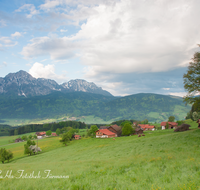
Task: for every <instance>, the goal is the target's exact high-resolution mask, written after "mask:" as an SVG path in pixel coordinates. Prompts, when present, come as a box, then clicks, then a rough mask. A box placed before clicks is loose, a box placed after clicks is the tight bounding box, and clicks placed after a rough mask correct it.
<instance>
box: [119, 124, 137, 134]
mask: <svg viewBox="0 0 200 190" xmlns="http://www.w3.org/2000/svg"><path fill="white" fill-rule="evenodd" d="M133 133H134V129H133V127H132V126H131V125H130V124H129V123H126V124H125V125H124V127H123V128H122V135H123V136H128V135H131V134H133Z"/></svg>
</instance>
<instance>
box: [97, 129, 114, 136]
mask: <svg viewBox="0 0 200 190" xmlns="http://www.w3.org/2000/svg"><path fill="white" fill-rule="evenodd" d="M98 131H100V132H102V133H103V134H104V135H115V133H113V132H111V131H109V130H108V129H99V130H98ZM96 132H97V131H96Z"/></svg>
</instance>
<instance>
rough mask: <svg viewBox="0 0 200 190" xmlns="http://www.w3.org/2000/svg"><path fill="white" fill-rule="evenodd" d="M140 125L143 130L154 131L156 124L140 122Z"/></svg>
mask: <svg viewBox="0 0 200 190" xmlns="http://www.w3.org/2000/svg"><path fill="white" fill-rule="evenodd" d="M138 126H139V127H140V128H141V129H142V130H143V131H148V130H149V131H154V130H155V126H154V125H149V124H138Z"/></svg>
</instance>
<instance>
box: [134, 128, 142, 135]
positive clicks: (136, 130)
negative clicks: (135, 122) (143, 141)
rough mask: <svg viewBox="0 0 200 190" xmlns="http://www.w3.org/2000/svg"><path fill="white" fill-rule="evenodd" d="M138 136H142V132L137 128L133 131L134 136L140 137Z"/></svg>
mask: <svg viewBox="0 0 200 190" xmlns="http://www.w3.org/2000/svg"><path fill="white" fill-rule="evenodd" d="M140 134H143V130H142V129H141V128H140V127H137V128H136V129H135V133H134V135H140Z"/></svg>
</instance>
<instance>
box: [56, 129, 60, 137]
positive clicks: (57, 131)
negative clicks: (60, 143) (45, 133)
mask: <svg viewBox="0 0 200 190" xmlns="http://www.w3.org/2000/svg"><path fill="white" fill-rule="evenodd" d="M56 135H58V136H59V135H60V129H59V128H57V129H56Z"/></svg>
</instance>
